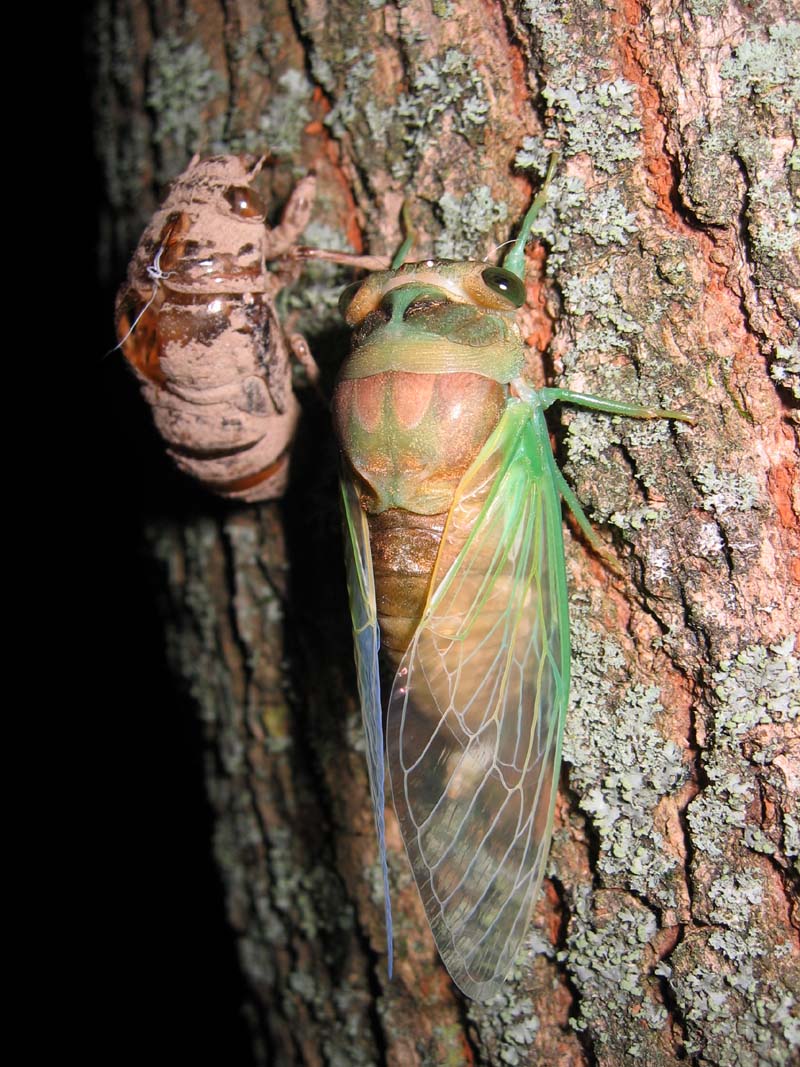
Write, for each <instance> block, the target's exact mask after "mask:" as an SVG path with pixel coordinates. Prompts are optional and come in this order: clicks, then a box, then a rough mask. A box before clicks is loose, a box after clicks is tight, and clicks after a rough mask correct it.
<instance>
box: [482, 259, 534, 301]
mask: <svg viewBox="0 0 800 1067" xmlns="http://www.w3.org/2000/svg"><path fill="white" fill-rule="evenodd" d="M481 278H482V279H483V284H484V285H485V286H486V287H487V289H491V290H492V292H493V293H497V295H498V296H504V297H505V298H506V300H507V301H508V302H509V303H510V304H512V305H513V306H514V307H515V308H521V307H522V305H523V304H524V303H525V285H524V284H523V282H522V281H521V279H519V278H518V277H517V276H516V274H512V273H511V271H510V270H503V268H502V267H487V268H486V270H484V271H482V272H481Z"/></svg>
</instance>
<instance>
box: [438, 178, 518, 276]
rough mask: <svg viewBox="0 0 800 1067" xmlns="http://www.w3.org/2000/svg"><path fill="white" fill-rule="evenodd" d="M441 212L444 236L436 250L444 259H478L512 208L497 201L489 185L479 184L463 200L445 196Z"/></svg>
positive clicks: (442, 200)
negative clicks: (488, 240)
mask: <svg viewBox="0 0 800 1067" xmlns="http://www.w3.org/2000/svg"><path fill="white" fill-rule="evenodd" d="M439 209H440V212H441V216H442V233H441V234H440V236H439V237H437V239H436V241H435V244H434V250H435V253H436V255H437V256H441V257H442V258H443V259H474V258H475V256H476V254H477V252H478V250H480V249H481V248H482V247H483V246H484V245H485V243H486V237H487V235H488V234H490V233H492V232H493V231H494V228H495V226H496V224H497V223H498V222H503V221H504V220H505V219H506V217H507V216H508V205H507V204H506V203H505V201H503V200H494V199H493V197H492V194H491V190H490V189H489V187H488V185H479V186H478V187H477V188H476V189H473V190H471V191H470V192H468V193H467V194H466V195H465V196H463V197H457V196H454V195H453V194H452V193H445V194H444V195H443V196H442V198H441V200H440V201H439Z"/></svg>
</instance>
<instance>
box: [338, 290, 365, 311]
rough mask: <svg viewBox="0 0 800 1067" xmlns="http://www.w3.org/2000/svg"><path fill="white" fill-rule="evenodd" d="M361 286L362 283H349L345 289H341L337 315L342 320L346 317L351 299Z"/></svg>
mask: <svg viewBox="0 0 800 1067" xmlns="http://www.w3.org/2000/svg"><path fill="white" fill-rule="evenodd" d="M362 284H363V282H351V283H350V285H348V286H347V288H346V289H342V295H341V296H340V297H339V314H340V315H341V316H342V318H343V319H344V318H346V317H347V309H348V308H349V307H350V305H351V304H352V303H353V297H354V296H355V295H356V293H357V292H358V290H359V289H360V288H361V286H362Z"/></svg>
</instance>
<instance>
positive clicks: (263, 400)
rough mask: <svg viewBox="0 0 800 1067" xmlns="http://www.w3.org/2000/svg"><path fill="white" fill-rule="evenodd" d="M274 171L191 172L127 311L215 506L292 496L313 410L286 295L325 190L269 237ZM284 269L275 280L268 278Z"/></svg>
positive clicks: (127, 338) (227, 165) (191, 467)
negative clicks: (305, 397)
mask: <svg viewBox="0 0 800 1067" xmlns="http://www.w3.org/2000/svg"><path fill="white" fill-rule="evenodd" d="M262 163H263V160H259V161H258V162H256V163H255V164H254V163H253V162H252V161H249V160H247V159H244V158H240V157H239V156H214V157H212V158H210V159H203V160H200V159H198V158H197V157H196V158H195V159H193V160H192V162H191V163H190V164H189V167H188V168H187V169H186V170H185V171H184V172H183V174H181V175H180V177H179V178H178V179H177V180H176V181H175V183H174V184H173V186H172V188H171V190H170V193H169V195H168V196H167V199H166V201H165V202H164V204H163V205H162V207H161V208H159V210H158V211H157V212H156V213H155V215H154V216H153V218H152V220H151V221H150V224H149V225H148V227H147V229H146V230H145V232H144V234H143V236H142V238H141V240H140V242H139V245H138V247H137V249H136V252H135V253H134V256H133V259H132V260H131V264H130V268H129V270H128V280H127V282H126V284H125V285H123V287H122V289H121V291H120V293H119V296H118V298H117V334H118V337H119V339H120V347H121V348H122V350H123V353H124V354H125V357H126V358H127V360H128V361H129V363H130V365H131V366H132V367H133V369H134V371H135V372H136V376H137V377H138V379H139V382H140V384H141V387H142V392H143V393H144V395H145V398H146V399H147V401H148V403H149V404H150V406H151V408H152V412H153V418H154V420H155V423H156V427H157V429H158V430H159V432H160V434H161V436H162V437H163V438H164V440H165V442H166V444H167V446H168V451H169V453H170V455H171V456H172V458H173V459H174V460H175V462H176V463H177V465H178V466H179V467H180V468H181V470H183V471H185V472H186V473H187V474H190V475H192V476H193V477H195V478H198V479H199V480H200V481H201V482H203V484H204V485H205V486H206V487H207V488H209V489H210V490H212V491H213V492H215V493H218V494H220V495H222V496H225V497H230V498H234V499H238V500H248V501H255V500H269V499H271V498H273V497H276V496H280V495H281V493H282V492H283V490H284V487H285V484H286V480H287V474H288V466H289V452H288V450H289V445H290V443H291V441H292V438H293V436H294V432H295V428H296V425H297V421H298V417H299V412H300V408H299V405H298V402H297V399H296V398H295V396H294V393H293V391H292V367H291V359H290V354H291V355H294V356H295V357H296V358H297V359H298V360H300V361H301V362H302V363H304V364H305V366H306V367H307V369H308V371H309V374H310V375H311V376H312V377H313V376H315V374H316V367H315V364H314V361H313V359H312V358H311V355H310V352H309V350H308V346H307V345H306V343H305V341H304V340H303V338H302V337H301V336H300V335H299V334H294V335H290V336H288V337H287V336H286V334H285V333H284V331H283V328H282V327H281V323H280V321H279V319H278V315H277V312H276V310H275V296H276V295H277V293H278V292H279V291H280V289H281V288H282V287H283V286H285V285H287V284H288V283H289V282H291V281H293V280H294V279H295V278H296V277H297V274H298V273H299V269H300V264H299V261H298V260H297V259H295V258H294V257H292V256H291V254H290V253H291V252H292V250H293V247H294V245H296V243H297V238H298V237H299V235H300V233H301V232H302V231H303V229H304V228H305V226H306V224H307V223H308V220H309V217H310V214H311V207H312V203H313V197H314V186H315V179H314V178H313V176H308V177H306V178H304V179H303V180H302V181H301V182H299V184H298V185H297V186H296V188H295V189H294V191H293V192H292V194H291V196H290V197H289V200H288V202H287V204H286V207H285V209H284V212H283V216H282V219H281V222H280V224H279V225H278V226H276V227H275V228H274V229H269V228H268V227H267V225H266V206H265V204H264V203H263V202H262V200H261V197H260V196H259V194H258V192H257V191H256V190H255V188H254V187H253V181H254V179H255V177H256V175H257V174H258V172H259V170H260V168H261V165H262ZM269 263H275V264H276V269H275V270H270V269H268V264H269Z"/></svg>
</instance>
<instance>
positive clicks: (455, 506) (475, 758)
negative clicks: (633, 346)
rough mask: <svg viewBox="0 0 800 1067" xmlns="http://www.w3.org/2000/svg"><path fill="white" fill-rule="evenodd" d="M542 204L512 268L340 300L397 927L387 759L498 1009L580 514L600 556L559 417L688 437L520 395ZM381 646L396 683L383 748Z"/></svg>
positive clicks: (362, 611)
mask: <svg viewBox="0 0 800 1067" xmlns="http://www.w3.org/2000/svg"><path fill="white" fill-rule="evenodd" d="M553 165H554V164H551V169H550V173H552V169H553ZM543 198H544V191H543V192H542V193H540V195H539V197H537V199H536V200H535V201H534V203H533V205H532V206H531V208H530V210H529V212H528V214H527V215H526V218H525V221H524V223H523V226H522V230H521V233H520V236H519V237H518V238H517V241H516V242H515V244H514V247H513V249H512V250H511V252H510V253H509V255H508V256H507V257H506V259H505V261H504V265H503V267H502V268H501V267H494V266H487V264H486V263H479V262H463V263H453V262H446V261H441V260H427V261H424V262H421V263H409V264H405V265H402V252H401V253H400V254H398V257H397V258H396V261H395V263H393V264H392V269H390V270H385V271H378V272H377V273H375V274H372V275H371V276H370V277H368V278H367V279H366V280H365V281H364V282H362V283H356V284H355V285H353V286H350V287H349V288H348V289H347V290H345V292H344V293H343V294H342V300H341V302H340V306H341V308H342V310H343V313H344V315H345V320H346V321H347V323H348V324H349V325H350V326H351V327H352V329H353V345H352V352H351V354H350V356H349V358H348V359H347V360H346V361H345V363H344V366H343V367H342V370H341V373H340V378H339V382H338V385H337V387H336V391H335V393H334V419H335V424H336V429H337V433H338V436H339V440H340V443H341V448H342V453H343V465H344V472H343V487H342V501H343V505H344V514H345V526H346V552H347V568H348V585H349V591H350V604H351V610H352V614H353V623H354V631H355V638H356V664H357V671H358V683H359V693H360V697H361V702H362V710H363V716H364V725H365V730H366V734H367V741H368V745H367V750H368V759H369V767H370V781H371V787H372V795H373V801H374V803H375V807H376V822H377V826H378V835H379V840H380V846H381V853H382V860H383V865H384V884H385V886H386V892H387V906H386V911H387V923H388V925H389V931H390V932H391V925H390V918H391V915H390V907H389V904H388V879H387V875H386V862H385V843H384V833H383V774H384V755H385V757H386V760H387V762H388V769H389V777H390V780H391V785H392V795H393V799H394V806H395V810H396V812H397V816H398V820H399V823H400V829H401V832H402V835H403V840H404V843H405V846H406V851H407V853H408V857H409V860H410V863H411V867H412V870H413V873H414V878H415V880H416V883H417V887H418V889H419V892H420V896H421V898H422V902H423V905H424V907H425V911H426V915H427V917H428V921H429V923H430V926H431V930H432V932H433V935H434V938H435V941H436V945H437V948H438V950H439V953H440V954H441V956H442V959H443V960H444V963H445V965H446V966H447V969H448V970H449V972H450V974H451V975H452V977H453V979H454V980H455V982H456V984H457V985H458V986H459V987H460V988H461V989H462V991H463V992H465V993H467V994H468V995H469V996H471V997H474V998H476V999H479V1000H486V999H488V998H489V997H491V996H492V995H493V994H494V993H496V992H497V991H498V990H499V988H500V986H501V985H502V982H503V980H504V978H505V976H506V975H507V973H508V972H509V970H510V968H511V965H512V963H513V960H514V957H515V955H516V953H517V950H518V949H519V947H520V944H521V942H522V939H523V937H524V935H525V931H526V929H527V926H528V922H529V918H530V913H531V910H532V907H533V904H534V902H535V898H536V893H537V890H538V886H539V884H540V882H541V879H542V876H543V872H544V866H545V863H546V860H547V854H548V849H549V842H550V836H551V832H552V821H553V809H554V803H555V794H556V785H557V780H558V771H559V765H560V759H561V737H562V733H563V726H564V717H565V714H566V707H567V700H568V694H569V667H570V663H569V660H570V649H569V619H568V608H567V582H566V570H565V564H564V551H563V542H562V534H561V499H562V497H563V498H565V499H566V500H567V502H568V504H569V505H570V507H571V508H572V509H573V510H574V511H575V513H576V517H577V519H578V521H579V523H580V525H581V526H582V528H583V529H584V530H585V531H586V533H587V535H588V536H589V537H590V538H591V537H592V533H591V528H590V526H589V523H588V521H587V520H586V518H585V516H584V515H583V512H582V511H581V510H580V507H579V505H578V502H577V500H576V499H575V496H574V494H573V493H572V492H571V491H570V490H569V487H568V486H567V485H566V483H565V482H564V479H563V477H562V476H561V474H560V472H559V471H558V468H557V467H556V464H555V460H554V458H553V454H552V451H551V448H550V440H549V435H548V431H547V425H546V423H545V419H544V411H545V409H546V408H547V407H549V405H550V404H552V403H553V402H554V401H556V400H564V401H568V402H572V403H576V404H581V405H583V406H585V407H590V408H594V409H596V410H602V411H613V412H615V413H617V414H626V415H631V416H634V417H639V418H653V417H671V418H681V419H685V420H688V417H687V416H684V415H682V414H680V413H678V412H672V411H664V410H661V409H658V410H649V409H644V408H641V407H638V406H631V405H627V404H619V403H616V402H614V401H606V400H601V399H599V398H595V397H589V396H584V395H582V394H577V393H571V392H568V391H566V390H558V389H540V390H537V389H534V388H532V387H531V386H530V385H529V384H527V383H526V382H525V381H524V380H523V377H522V373H523V366H524V362H525V359H524V357H525V352H524V345H523V342H522V339H521V334H520V331H519V328H518V326H517V324H516V322H515V314H516V311H517V309H518V308H520V307H521V306H522V304H523V303H524V301H525V286H524V273H525V257H524V248H525V243H526V241H527V237H528V235H529V233H530V229H531V226H532V223H533V220H534V218H535V217H536V213H537V211H538V210H539V208H540V206H541V204H542V202H543ZM397 260H400V261H401V262H397ZM379 645H380V646H381V647H382V648H383V650H384V653H385V654H386V656H387V658H388V660H389V663H390V666H391V667H392V669H393V670H394V672H395V675H394V683H393V685H392V689H391V693H390V695H389V699H388V712H387V726H386V745H385V748H384V742H383V734H382V714H381V698H380V691H379V685H378V667H377V655H378V647H379ZM389 940H390V943H391V933H390V937H389ZM390 950H391V944H390Z"/></svg>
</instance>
